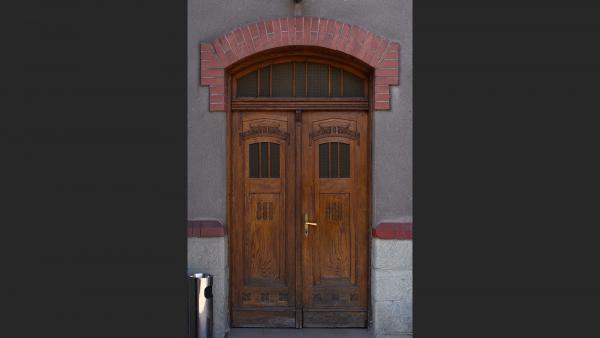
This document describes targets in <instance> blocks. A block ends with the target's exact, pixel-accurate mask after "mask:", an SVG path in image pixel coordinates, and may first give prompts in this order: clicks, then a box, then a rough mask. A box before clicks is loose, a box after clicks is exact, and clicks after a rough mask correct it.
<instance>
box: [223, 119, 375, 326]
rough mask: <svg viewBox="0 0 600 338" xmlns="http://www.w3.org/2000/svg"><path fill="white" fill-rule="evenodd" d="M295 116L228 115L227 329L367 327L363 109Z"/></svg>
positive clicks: (366, 198) (364, 129) (366, 210)
mask: <svg viewBox="0 0 600 338" xmlns="http://www.w3.org/2000/svg"><path fill="white" fill-rule="evenodd" d="M299 117H300V120H298V119H296V117H295V116H294V113H290V112H285V111H271V112H233V114H232V129H231V130H232V137H231V142H232V147H231V148H232V152H231V166H232V168H231V170H232V186H231V187H232V190H231V199H230V201H231V227H230V234H229V236H230V237H229V238H230V244H229V245H230V247H231V250H230V253H231V258H230V262H231V279H230V280H231V288H230V299H231V320H232V326H234V327H303V326H305V327H365V326H366V325H367V304H368V266H367V264H368V209H369V208H368V201H369V199H368V190H367V184H368V172H367V170H368V167H367V160H368V145H369V135H368V129H367V126H368V125H367V114H366V112H303V113H302V114H301V115H299ZM305 214H306V216H307V217H308V220H309V221H310V222H314V223H316V224H317V225H316V226H310V228H309V231H308V235H307V236H305V232H304V218H305Z"/></svg>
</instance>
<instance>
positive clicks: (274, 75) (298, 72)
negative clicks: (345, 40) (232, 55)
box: [234, 61, 367, 99]
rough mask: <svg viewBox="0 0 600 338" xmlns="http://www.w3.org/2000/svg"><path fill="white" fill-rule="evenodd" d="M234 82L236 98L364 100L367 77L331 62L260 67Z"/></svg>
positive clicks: (282, 63)
mask: <svg viewBox="0 0 600 338" xmlns="http://www.w3.org/2000/svg"><path fill="white" fill-rule="evenodd" d="M234 81H235V93H234V95H235V96H234V97H236V98H298V99H302V98H365V97H366V96H367V80H366V78H365V77H364V75H360V74H358V73H354V72H351V71H349V70H348V69H345V68H342V67H339V66H337V65H334V64H330V63H318V62H296V61H294V62H281V63H272V64H267V65H261V66H259V67H256V68H254V69H252V70H250V71H249V72H247V73H245V74H242V75H241V76H239V77H238V78H237V79H235V80H234Z"/></svg>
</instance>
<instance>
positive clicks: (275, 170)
mask: <svg viewBox="0 0 600 338" xmlns="http://www.w3.org/2000/svg"><path fill="white" fill-rule="evenodd" d="M269 147H270V148H271V149H270V151H269V153H270V155H271V156H270V157H271V158H270V159H269V163H270V165H271V168H270V171H271V176H270V177H275V178H278V177H279V143H269Z"/></svg>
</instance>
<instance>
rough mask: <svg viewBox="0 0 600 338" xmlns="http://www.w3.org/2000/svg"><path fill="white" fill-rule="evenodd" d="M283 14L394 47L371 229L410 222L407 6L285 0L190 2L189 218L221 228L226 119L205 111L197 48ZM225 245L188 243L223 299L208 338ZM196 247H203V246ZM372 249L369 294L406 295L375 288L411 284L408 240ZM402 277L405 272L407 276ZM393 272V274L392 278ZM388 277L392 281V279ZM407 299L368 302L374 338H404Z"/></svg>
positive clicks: (379, 133) (221, 327) (381, 0)
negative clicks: (319, 20) (373, 36)
mask: <svg viewBox="0 0 600 338" xmlns="http://www.w3.org/2000/svg"><path fill="white" fill-rule="evenodd" d="M290 15H304V16H317V17H328V18H333V19H337V20H340V21H344V22H347V23H351V24H356V25H360V26H362V27H364V28H365V29H368V30H370V31H372V32H374V33H377V34H380V35H382V36H384V37H386V38H388V39H390V40H393V41H396V42H398V43H400V55H401V62H400V86H399V87H392V92H391V94H392V110H391V111H385V112H375V113H374V116H373V164H372V168H373V178H372V184H373V186H372V192H373V201H372V226H376V225H377V224H378V223H380V222H382V221H406V219H411V218H412V1H411V0H371V1H364V0H346V1H341V0H318V1H317V0H304V1H302V3H301V4H300V5H294V3H293V1H292V0H289V1H270V0H235V1H222V0H189V1H188V149H189V150H188V151H189V153H188V173H189V174H188V175H189V176H188V218H189V219H217V220H219V221H221V222H222V223H224V224H226V223H227V220H226V210H227V209H226V196H227V195H226V148H225V144H226V142H225V137H226V133H225V114H224V113H209V112H208V88H206V87H200V86H199V67H200V61H199V48H198V46H199V44H200V43H201V42H208V41H212V40H213V39H215V38H216V37H218V36H220V35H222V34H223V33H225V32H227V31H229V30H231V29H232V28H235V27H238V26H242V25H245V24H249V23H252V22H256V21H259V20H263V19H269V18H276V17H282V16H290ZM225 240H226V238H225V239H224V238H196V239H190V240H189V241H188V246H189V248H188V250H189V253H188V266H189V269H190V271H191V272H194V271H196V270H201V269H203V270H206V271H207V272H209V273H213V274H215V281H216V285H217V287H218V285H221V290H222V292H223V294H221V295H219V294H216V295H215V311H216V313H215V330H216V331H215V332H217V331H218V332H225V330H226V328H227V325H228V324H227V322H226V320H227V318H228V316H227V315H226V311H227V305H226V304H227V301H226V296H227V295H226V291H227V285H228V280H227V272H228V271H229V270H228V267H227V259H226V258H225V257H226V255H225V254H226V252H227V247H226V242H225ZM382 242H405V243H411V244H410V247H409V246H408V244H394V243H391V244H381V243H382ZM203 245H206V246H207V247H208V248H202V246H203ZM372 247H373V252H372V255H373V260H372V262H373V266H372V269H373V270H372V271H373V274H372V277H373V281H372V288H373V289H374V290H372V291H373V294H374V295H376V296H375V298H377V297H383V298H378V299H385V298H386V297H388V298H389V297H392V298H393V297H400V296H401V295H405V293H406V292H407V291H406V290H404V291H402V292H401V293H400V294H395V293H392V294H391V295H385V293H382V292H381V291H377V288H378V285H379V284H381V285H379V287H380V288H381V287H383V286H384V285H386V283H388V284H390V283H391V284H394V283H400V285H407V284H410V285H411V286H412V242H410V241H394V240H391V241H383V240H377V239H375V240H374V243H373V246H372ZM215 252H216V253H217V254H215ZM221 253H222V254H223V255H222V257H223V258H222V259H221V258H218V257H215V256H221ZM409 256H410V259H409V258H408V257H409ZM409 261H410V264H409ZM380 270H382V271H383V270H389V271H388V272H382V271H380ZM407 271H411V273H410V277H408V273H407ZM396 272H398V274H397V275H395V274H394V273H396ZM400 272H404V274H402V273H400ZM394 278H397V279H398V280H396V281H394V280H393V279H394ZM379 279H381V283H379ZM408 279H410V283H409V282H408V281H407V280H408ZM407 287H408V286H407ZM217 290H218V289H217ZM376 292H379V293H376ZM218 297H222V298H218ZM411 297H412V287H411ZM400 298H402V297H400ZM218 299H223V302H221V304H218V303H219V301H218ZM406 299H407V298H402V299H393V300H377V299H373V300H372V309H373V322H374V329H375V334H376V336H377V337H403V336H404V334H405V333H410V332H412V298H411V302H410V306H409V304H408V300H406ZM218 309H219V310H218ZM219 311H220V312H219ZM219 318H221V320H220V321H219V320H218V319H219ZM216 337H221V336H219V335H217V336H216Z"/></svg>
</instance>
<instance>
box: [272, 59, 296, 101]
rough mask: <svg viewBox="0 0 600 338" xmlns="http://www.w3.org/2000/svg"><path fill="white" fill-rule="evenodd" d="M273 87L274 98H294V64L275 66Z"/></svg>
mask: <svg viewBox="0 0 600 338" xmlns="http://www.w3.org/2000/svg"><path fill="white" fill-rule="evenodd" d="M272 86H273V96H274V97H290V96H292V64H291V63H280V64H276V65H273V75H272Z"/></svg>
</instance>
